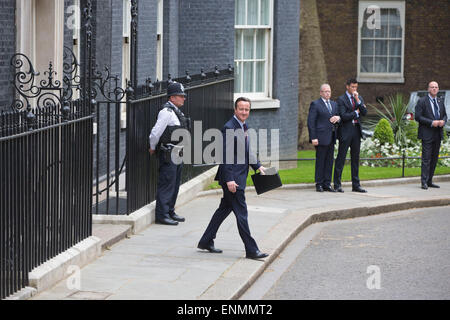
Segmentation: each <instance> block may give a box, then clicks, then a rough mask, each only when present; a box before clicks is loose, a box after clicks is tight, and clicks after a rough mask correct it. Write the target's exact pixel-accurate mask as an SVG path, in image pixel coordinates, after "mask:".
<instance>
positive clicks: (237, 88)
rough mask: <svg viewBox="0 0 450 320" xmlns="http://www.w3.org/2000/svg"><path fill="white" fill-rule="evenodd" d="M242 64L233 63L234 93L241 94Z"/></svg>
mask: <svg viewBox="0 0 450 320" xmlns="http://www.w3.org/2000/svg"><path fill="white" fill-rule="evenodd" d="M241 65H242V63H239V62H235V63H234V92H241V77H242V75H241V69H240V67H241Z"/></svg>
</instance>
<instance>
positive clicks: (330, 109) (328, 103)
mask: <svg viewBox="0 0 450 320" xmlns="http://www.w3.org/2000/svg"><path fill="white" fill-rule="evenodd" d="M327 107H328V111H330V113H332V112H333V111H332V110H333V109H332V108H331V106H330V101H329V100H327Z"/></svg>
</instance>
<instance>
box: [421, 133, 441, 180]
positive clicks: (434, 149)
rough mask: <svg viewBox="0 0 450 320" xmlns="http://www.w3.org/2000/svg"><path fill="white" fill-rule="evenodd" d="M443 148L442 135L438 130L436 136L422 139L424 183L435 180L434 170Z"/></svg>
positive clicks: (422, 176) (422, 173) (422, 175)
mask: <svg viewBox="0 0 450 320" xmlns="http://www.w3.org/2000/svg"><path fill="white" fill-rule="evenodd" d="M440 148H441V136H440V133H439V131H437V130H436V132H435V133H434V137H433V138H432V139H429V140H422V166H421V182H422V184H425V183H426V184H431V183H432V181H433V176H434V170H435V169H436V165H437V162H438V158H439V149H440Z"/></svg>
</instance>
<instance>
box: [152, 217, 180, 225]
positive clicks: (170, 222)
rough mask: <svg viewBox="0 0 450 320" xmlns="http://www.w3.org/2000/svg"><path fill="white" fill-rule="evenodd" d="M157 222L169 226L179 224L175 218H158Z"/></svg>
mask: <svg viewBox="0 0 450 320" xmlns="http://www.w3.org/2000/svg"><path fill="white" fill-rule="evenodd" d="M155 223H156V224H165V225H169V226H176V225H178V222H176V221H175V220H172V219H170V218H161V219H156V221H155Z"/></svg>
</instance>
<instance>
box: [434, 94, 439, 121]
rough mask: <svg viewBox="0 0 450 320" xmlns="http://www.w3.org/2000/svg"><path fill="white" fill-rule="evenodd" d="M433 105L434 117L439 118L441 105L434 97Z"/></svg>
mask: <svg viewBox="0 0 450 320" xmlns="http://www.w3.org/2000/svg"><path fill="white" fill-rule="evenodd" d="M433 106H434V119H436V120H439V118H440V116H439V107H438V105H437V103H436V99H433Z"/></svg>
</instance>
